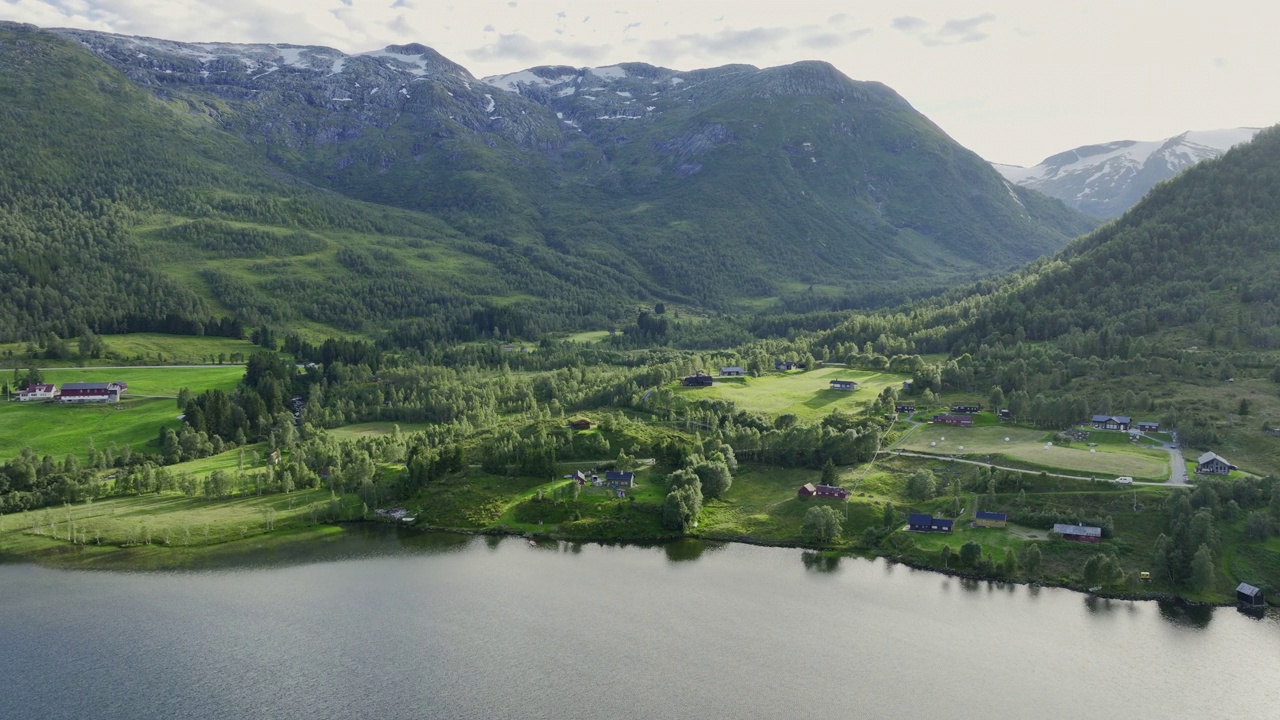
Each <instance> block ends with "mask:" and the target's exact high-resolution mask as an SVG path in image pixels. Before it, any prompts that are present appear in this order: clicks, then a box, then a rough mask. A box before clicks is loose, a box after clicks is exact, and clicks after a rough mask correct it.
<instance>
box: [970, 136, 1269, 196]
mask: <svg viewBox="0 0 1280 720" xmlns="http://www.w3.org/2000/svg"><path fill="white" fill-rule="evenodd" d="M1258 130H1259V128H1233V129H1229V130H1207V131H1188V132H1184V133H1182V134H1181V135H1175V136H1174V137H1171V138H1166V139H1164V140H1154V141H1150V142H1139V141H1134V140H1119V141H1116V142H1109V143H1103V144H1101V145H1085V146H1083V147H1078V148H1076V149H1074V150H1068V151H1066V152H1062V153H1058V154H1057V155H1054V156H1052V157H1048V158H1045V160H1044V161H1043V162H1041V163H1040V164H1039V165H1036V166H1035V167H1029V168H1024V167H1019V166H1016V165H1001V164H999V163H992V166H993V167H995V169H996V170H997V171H999V172H1000V174H1001V175H1003V176H1004V178H1005V179H1006V180H1008V181H1009V182H1012V183H1016V184H1018V185H1020V186H1022V187H1026V188H1031V189H1033V190H1038V191H1040V192H1042V193H1044V194H1045V195H1049V196H1050V197H1055V198H1058V199H1059V200H1061V201H1063V202H1064V203H1066V204H1067V205H1069V206H1071V207H1073V208H1075V209H1077V210H1079V211H1081V212H1084V213H1088V214H1089V215H1093V216H1096V217H1100V218H1113V217H1118V216H1119V215H1120V214H1121V213H1123V212H1124V211H1125V210H1128V209H1129V208H1130V207H1132V206H1133V204H1134V203H1136V202H1138V200H1139V199H1141V198H1142V196H1143V195H1145V194H1147V191H1149V190H1151V188H1153V187H1155V185H1156V183H1158V182H1160V181H1162V180H1168V179H1169V178H1171V177H1173V176H1174V175H1177V174H1178V173H1180V172H1182V171H1183V170H1185V169H1187V168H1188V167H1190V166H1192V165H1194V164H1196V163H1198V162H1201V161H1203V160H1208V159H1210V158H1215V157H1218V156H1219V155H1221V154H1222V153H1224V152H1226V151H1227V150H1228V149H1230V148H1231V147H1233V146H1235V145H1239V144H1241V143H1247V142H1249V141H1250V140H1252V139H1253V136H1254V135H1256V134H1257V133H1258Z"/></svg>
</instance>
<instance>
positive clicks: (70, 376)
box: [42, 365, 244, 398]
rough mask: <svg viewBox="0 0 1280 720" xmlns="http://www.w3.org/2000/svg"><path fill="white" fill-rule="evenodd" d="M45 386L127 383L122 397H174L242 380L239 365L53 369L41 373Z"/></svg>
mask: <svg viewBox="0 0 1280 720" xmlns="http://www.w3.org/2000/svg"><path fill="white" fill-rule="evenodd" d="M42 372H43V374H44V379H45V382H49V383H54V384H55V385H59V386H61V385H62V384H63V383H69V382H112V381H117V380H118V381H121V382H126V383H129V389H128V390H127V391H125V397H126V398H128V397H129V396H131V395H161V396H165V397H174V398H176V397H177V396H178V391H179V390H181V389H182V388H184V387H185V388H190V389H191V391H192V392H202V391H204V390H214V389H217V390H228V391H229V390H232V389H234V388H235V386H236V384H237V383H239V382H240V379H241V378H243V377H244V367H243V366H240V365H210V366H208V367H200V368H172V367H152V368H137V369H119V370H80V369H78V368H54V369H49V370H43V371H42Z"/></svg>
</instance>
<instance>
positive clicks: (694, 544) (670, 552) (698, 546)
mask: <svg viewBox="0 0 1280 720" xmlns="http://www.w3.org/2000/svg"><path fill="white" fill-rule="evenodd" d="M723 547H724V543H717V542H708V541H706V540H694V539H692V538H685V539H683V540H676V541H675V542H670V543H667V544H665V545H663V546H662V550H663V552H665V553H666V554H667V560H668V561H670V562H673V563H676V562H691V561H693V560H697V559H698V558H700V557H702V554H703V553H704V552H707V551H708V550H713V551H714V550H720V549H721V548H723Z"/></svg>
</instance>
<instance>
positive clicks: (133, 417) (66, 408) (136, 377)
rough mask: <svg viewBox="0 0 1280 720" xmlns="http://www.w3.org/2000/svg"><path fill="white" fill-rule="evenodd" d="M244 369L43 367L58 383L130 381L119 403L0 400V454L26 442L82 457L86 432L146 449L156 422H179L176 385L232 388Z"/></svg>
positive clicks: (102, 445)
mask: <svg viewBox="0 0 1280 720" xmlns="http://www.w3.org/2000/svg"><path fill="white" fill-rule="evenodd" d="M243 375H244V368H243V367H239V366H235V365H225V366H221V365H214V366H209V367H201V368H171V367H154V368H135V369H113V370H81V369H71V368H59V369H50V370H46V371H44V376H45V380H46V381H47V382H51V383H55V384H57V385H59V386H61V385H62V384H64V383H68V382H106V381H113V380H120V381H124V382H127V383H129V390H128V391H127V392H126V394H125V396H124V399H123V400H122V401H121V402H119V403H83V404H66V405H64V404H61V403H49V402H39V403H19V402H16V401H11V402H3V403H0V460H4V459H8V458H11V457H14V456H15V455H17V454H18V453H19V452H21V451H22V449H23V448H27V447H29V448H31V449H33V450H35V451H36V453H37V454H39V455H41V456H43V455H52V456H54V457H55V458H59V459H61V458H62V457H64V456H66V455H68V454H73V455H76V456H77V457H79V458H80V459H81V460H82V461H83V460H85V459H86V458H87V457H88V447H89V440H90V439H91V438H92V439H93V442H94V445H95V447H97V448H98V450H106V449H107V448H108V447H109V446H111V445H112V444H114V445H116V446H117V447H124V446H125V445H128V446H130V447H132V448H133V449H134V450H147V449H148V448H147V445H148V444H149V443H151V442H152V441H154V440H155V438H156V436H157V435H158V434H159V430H160V428H161V427H172V428H177V427H178V425H179V422H180V421H179V420H178V415H179V414H180V412H181V411H180V410H179V409H178V407H177V404H176V403H175V402H174V398H176V397H177V395H178V391H179V390H181V389H182V388H184V387H185V388H190V389H191V391H192V392H201V391H204V390H211V389H215V388H216V389H221V390H231V389H233V388H234V387H235V386H236V384H237V383H238V382H239V381H240V378H241V377H243Z"/></svg>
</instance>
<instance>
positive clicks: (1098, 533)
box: [1053, 523, 1102, 543]
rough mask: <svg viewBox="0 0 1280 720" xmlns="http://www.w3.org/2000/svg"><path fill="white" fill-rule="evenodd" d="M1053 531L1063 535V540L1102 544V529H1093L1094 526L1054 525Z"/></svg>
mask: <svg viewBox="0 0 1280 720" xmlns="http://www.w3.org/2000/svg"><path fill="white" fill-rule="evenodd" d="M1053 531H1054V532H1056V533H1058V534H1059V535H1061V536H1062V539H1063V540H1071V541H1072V542H1087V543H1096V542H1102V528H1099V527H1093V526H1092V525H1069V524H1067V523H1054V525H1053Z"/></svg>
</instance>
